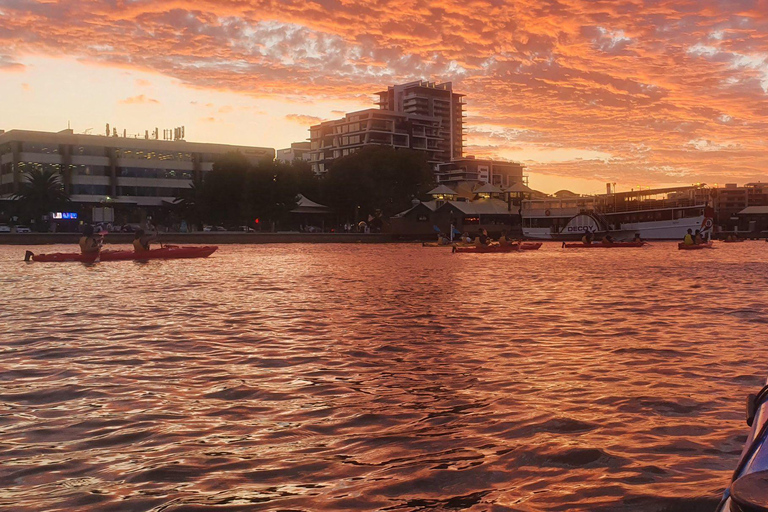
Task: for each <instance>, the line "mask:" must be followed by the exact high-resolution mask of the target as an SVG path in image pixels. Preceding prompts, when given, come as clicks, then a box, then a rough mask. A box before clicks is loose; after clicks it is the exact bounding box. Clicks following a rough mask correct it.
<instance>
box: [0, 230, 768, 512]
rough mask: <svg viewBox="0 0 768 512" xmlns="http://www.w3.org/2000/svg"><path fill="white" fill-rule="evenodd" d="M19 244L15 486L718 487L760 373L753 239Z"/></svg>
mask: <svg viewBox="0 0 768 512" xmlns="http://www.w3.org/2000/svg"><path fill="white" fill-rule="evenodd" d="M36 249H37V250H40V249H41V247H38V248H36ZM62 249H64V247H54V248H51V247H46V248H45V251H46V252H49V251H50V252H52V251H53V250H62ZM68 249H71V248H68ZM23 252H24V249H23V248H19V247H0V297H1V298H2V299H1V300H2V306H1V307H0V334H1V335H2V336H0V462H1V464H0V507H5V508H8V509H13V510H27V511H38V510H84V511H91V510H110V511H113V510H114V511H143V510H158V511H159V510H164V511H181V510H185V511H187V510H208V509H213V510H228V511H230V510H307V511H309V510H394V511H405V510H459V509H466V510H521V511H533V510H606V511H607V510H641V511H642V510H649V511H651V510H658V511H662V510H664V511H693V510H711V509H712V508H713V507H714V505H715V503H716V501H717V499H718V496H719V495H720V493H721V492H722V490H723V487H724V486H725V485H726V484H727V481H728V479H729V475H730V473H731V471H732V470H733V468H734V466H735V463H736V460H737V458H738V454H739V452H740V450H741V448H742V444H743V442H744V440H745V438H746V433H747V430H746V429H747V427H746V425H745V424H744V421H743V411H742V409H743V403H744V397H745V396H746V394H747V393H748V392H753V391H755V390H756V389H757V388H759V386H760V385H761V383H762V381H763V380H764V378H765V377H766V375H767V374H768V365H766V363H765V357H764V356H765V342H766V338H767V336H766V331H767V330H768V309H767V308H766V300H767V299H768V292H766V278H767V277H768V244H766V243H765V242H746V243H742V244H722V243H721V244H719V245H718V249H717V250H705V251H696V252H683V251H677V250H676V248H675V246H674V244H671V243H653V244H652V245H651V246H649V247H645V248H642V249H616V250H603V249H595V250H564V249H561V248H559V246H558V245H556V244H545V245H544V247H543V248H542V249H541V250H539V251H537V252H530V253H521V254H485V255H475V254H450V252H449V250H446V249H442V248H430V249H427V248H422V247H420V246H416V245H409V244H402V245H352V244H350V245H262V246H223V247H221V248H220V249H219V251H218V252H217V253H215V254H214V255H213V256H212V257H211V258H209V259H205V260H186V261H185V260H179V261H153V262H149V263H138V262H103V263H100V264H96V265H92V266H86V265H83V264H79V263H67V264H63V263H59V264H57V263H48V264H46V263H32V264H27V263H24V262H23V261H21V260H22V258H23Z"/></svg>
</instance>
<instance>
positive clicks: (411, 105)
mask: <svg viewBox="0 0 768 512" xmlns="http://www.w3.org/2000/svg"><path fill="white" fill-rule="evenodd" d="M376 94H377V95H378V96H379V101H378V102H377V104H378V105H379V108H380V109H381V110H387V111H390V112H398V113H403V114H409V115H418V116H424V117H434V118H437V119H440V121H441V123H440V130H439V133H440V136H441V138H442V140H441V141H440V142H439V143H438V154H437V158H438V159H439V160H441V161H443V162H448V161H450V160H453V159H456V158H461V157H462V156H463V154H464V117H465V114H464V99H463V98H464V95H463V94H458V93H455V92H453V85H452V84H451V82H445V83H442V84H436V83H434V82H428V81H423V80H419V81H416V82H409V83H407V84H401V85H393V86H390V87H387V90H386V91H381V92H377V93H376Z"/></svg>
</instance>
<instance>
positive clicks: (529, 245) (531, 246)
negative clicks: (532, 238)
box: [520, 242, 541, 251]
mask: <svg viewBox="0 0 768 512" xmlns="http://www.w3.org/2000/svg"><path fill="white" fill-rule="evenodd" d="M539 247H541V242H523V243H522V244H520V250H521V251H538V250H539Z"/></svg>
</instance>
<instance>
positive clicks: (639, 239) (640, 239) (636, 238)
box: [632, 233, 643, 243]
mask: <svg viewBox="0 0 768 512" xmlns="http://www.w3.org/2000/svg"><path fill="white" fill-rule="evenodd" d="M632 241H633V242H635V243H641V242H642V241H643V239H642V238H640V233H635V238H633V239H632Z"/></svg>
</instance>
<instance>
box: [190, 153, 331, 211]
mask: <svg viewBox="0 0 768 512" xmlns="http://www.w3.org/2000/svg"><path fill="white" fill-rule="evenodd" d="M307 171H309V168H308V166H301V165H292V164H283V163H279V162H274V161H260V162H259V163H258V164H256V165H254V164H252V163H251V162H250V161H249V160H248V159H247V158H245V156H243V155H242V154H241V153H236V152H235V153H227V154H225V155H222V156H221V157H219V158H218V159H217V160H216V161H215V162H214V164H213V170H212V171H211V172H208V173H206V175H205V178H204V180H203V181H202V182H196V183H193V184H192V186H191V187H190V189H189V190H187V191H185V192H184V194H182V195H181V196H180V197H178V198H177V199H176V203H177V204H179V205H181V207H182V208H186V211H190V212H196V213H197V214H198V215H199V220H201V221H205V222H211V223H213V224H217V225H219V224H224V225H251V224H252V223H253V221H254V220H255V219H257V218H258V219H259V220H260V222H264V223H265V224H269V223H279V222H280V221H282V220H283V219H285V218H286V217H287V216H288V212H289V211H290V210H292V209H293V208H295V207H296V198H297V196H298V194H299V193H300V192H301V190H300V188H301V187H302V186H311V183H312V180H314V177H313V176H308V175H307ZM309 174H310V175H311V171H309ZM315 187H316V185H315Z"/></svg>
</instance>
